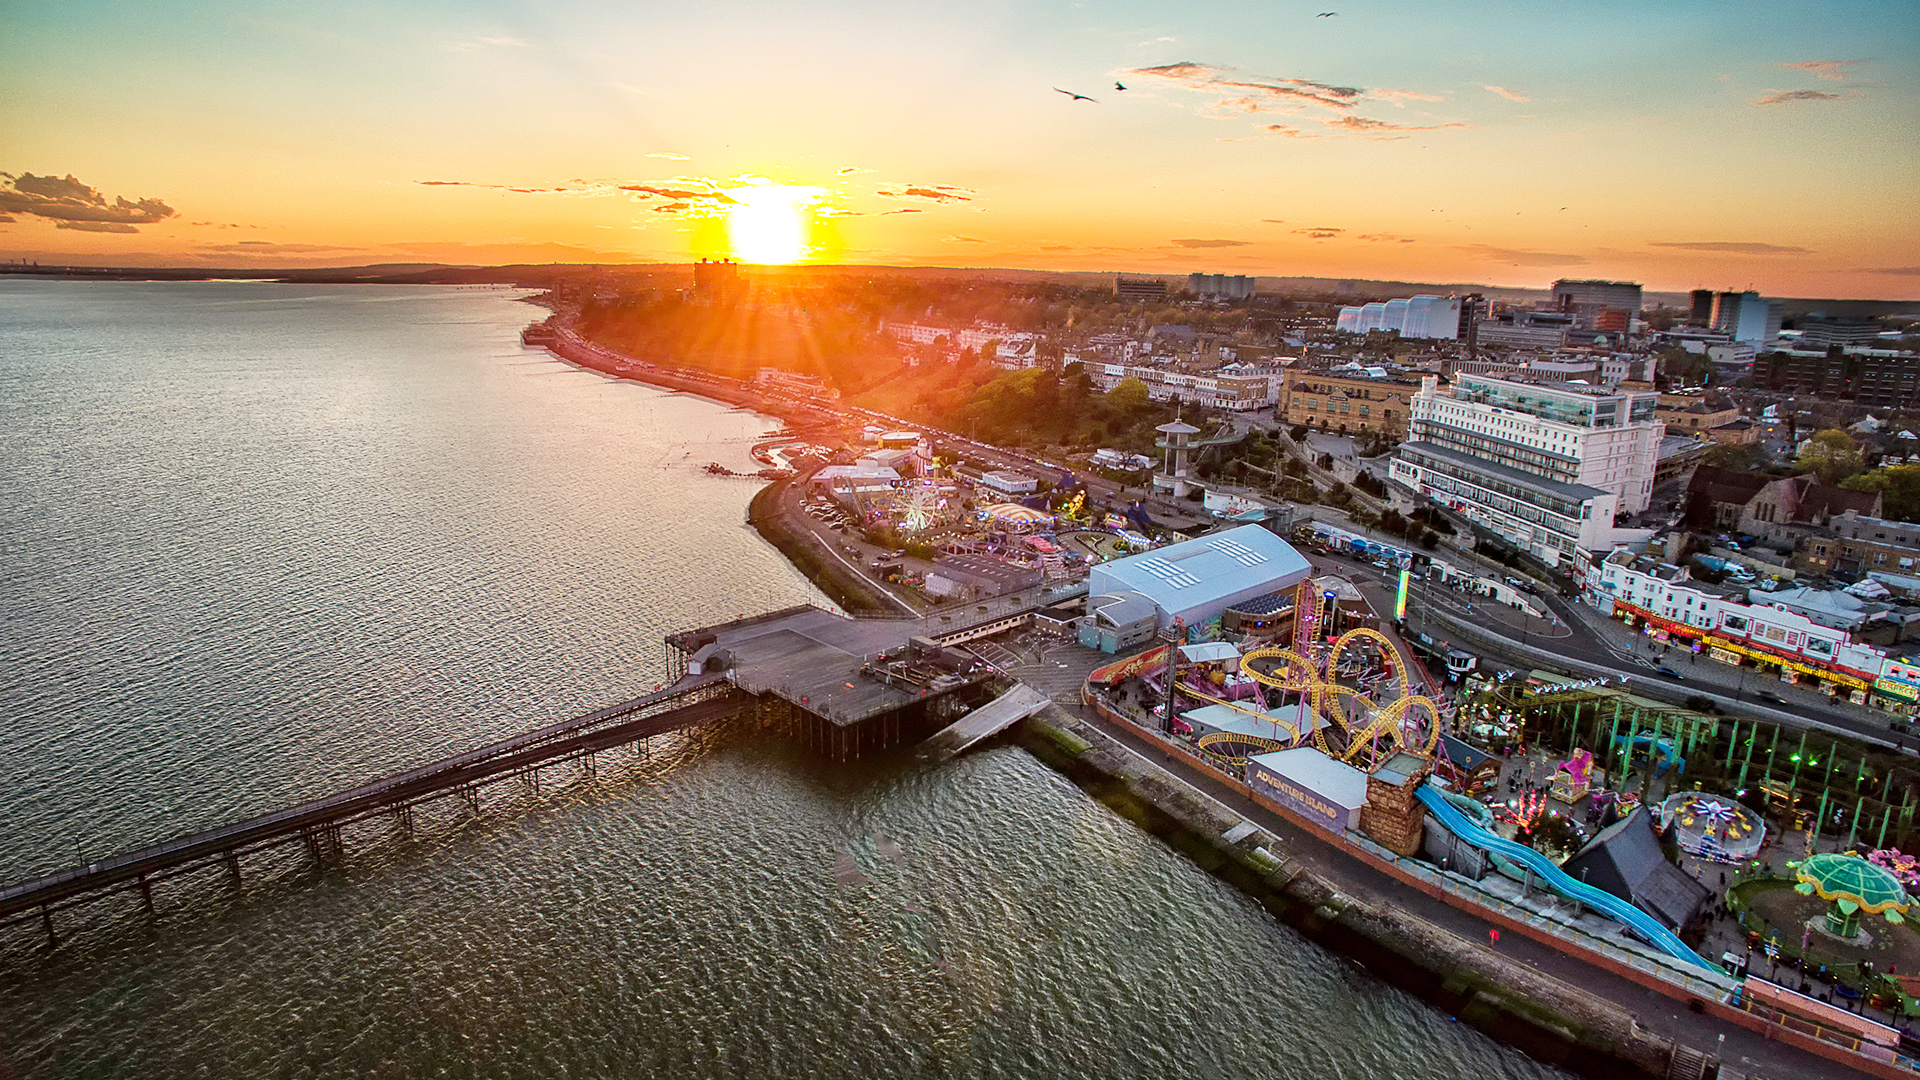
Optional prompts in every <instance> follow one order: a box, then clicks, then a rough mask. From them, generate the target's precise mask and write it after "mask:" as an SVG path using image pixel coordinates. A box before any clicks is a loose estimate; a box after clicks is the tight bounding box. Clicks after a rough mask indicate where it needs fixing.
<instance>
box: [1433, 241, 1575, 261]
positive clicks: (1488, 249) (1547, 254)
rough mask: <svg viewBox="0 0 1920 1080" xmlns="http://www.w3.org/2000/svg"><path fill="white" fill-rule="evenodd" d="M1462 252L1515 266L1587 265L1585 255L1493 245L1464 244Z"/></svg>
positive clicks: (1461, 247) (1461, 248)
mask: <svg viewBox="0 0 1920 1080" xmlns="http://www.w3.org/2000/svg"><path fill="white" fill-rule="evenodd" d="M1460 250H1461V251H1465V252H1468V253H1470V254H1472V255H1473V256H1474V257H1476V258H1481V259H1487V260H1490V261H1492V262H1503V263H1508V264H1510V265H1513V266H1580V265H1583V264H1584V263H1586V261H1587V257H1586V256H1585V255H1562V254H1558V253H1555V252H1551V251H1523V250H1520V249H1518V248H1503V247H1494V246H1493V245H1492V244H1463V245H1461V246H1460Z"/></svg>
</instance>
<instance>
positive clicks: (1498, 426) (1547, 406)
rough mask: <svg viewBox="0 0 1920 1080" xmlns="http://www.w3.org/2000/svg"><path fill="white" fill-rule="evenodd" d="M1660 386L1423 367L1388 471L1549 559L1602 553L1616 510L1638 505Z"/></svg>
mask: <svg viewBox="0 0 1920 1080" xmlns="http://www.w3.org/2000/svg"><path fill="white" fill-rule="evenodd" d="M1659 405H1660V395H1659V394H1658V393H1655V392H1654V391H1651V390H1616V389H1608V388H1604V387H1595V386H1589V385H1587V384H1584V383H1531V382H1519V381H1514V380H1509V379H1498V378H1493V377H1490V376H1486V375H1461V376H1459V377H1458V378H1457V379H1456V380H1455V382H1454V384H1453V387H1452V390H1451V392H1442V391H1441V390H1440V389H1439V380H1437V379H1435V378H1433V377H1431V376H1429V377H1428V378H1427V379H1426V380H1425V381H1424V383H1423V385H1422V386H1421V388H1420V392H1419V393H1418V394H1416V395H1414V398H1413V400H1412V401H1411V402H1410V407H1411V420H1410V424H1409V430H1408V433H1407V439H1408V441H1407V442H1405V443H1403V444H1401V446H1400V447H1399V449H1398V450H1396V451H1395V454H1394V461H1393V469H1392V475H1393V478H1394V479H1395V480H1397V481H1399V482H1400V483H1402V484H1405V485H1406V486H1408V487H1410V488H1412V489H1414V490H1415V491H1418V492H1420V493H1421V494H1422V495H1425V496H1427V497H1429V498H1432V499H1434V500H1436V501H1438V502H1440V503H1442V504H1444V505H1446V506H1448V507H1451V508H1452V509H1454V510H1455V511H1457V512H1459V513H1461V514H1464V515H1465V516H1466V517H1467V518H1468V519H1470V520H1472V521H1474V522H1476V523H1478V524H1480V525H1482V526H1484V527H1485V528H1487V529H1489V530H1490V531H1492V532H1493V533H1495V534H1496V535H1498V536H1500V537H1502V538H1503V539H1505V540H1507V541H1509V542H1510V543H1512V544H1514V545H1515V546H1516V547H1518V548H1520V549H1521V550H1523V551H1526V552H1528V553H1529V554H1532V555H1533V556H1535V557H1536V558H1538V559H1540V560H1541V561H1543V562H1545V563H1548V564H1549V565H1559V564H1560V563H1562V562H1564V561H1566V560H1567V559H1569V558H1570V557H1571V556H1572V555H1573V554H1574V552H1576V551H1581V550H1586V551H1600V550H1606V549H1607V548H1608V547H1609V545H1610V543H1611V532H1612V528H1613V519H1614V516H1615V515H1616V514H1631V513H1638V512H1639V511H1641V510H1645V509H1646V508H1647V504H1648V502H1649V501H1650V499H1651V496H1652V493H1653V477H1654V470H1655V468H1656V467H1657V466H1658V464H1659V457H1660V439H1661V437H1662V436H1663V435H1665V433H1666V425H1665V424H1663V423H1661V422H1660V421H1659V420H1658V419H1657V418H1656V417H1655V415H1654V413H1655V410H1657V409H1658V408H1659Z"/></svg>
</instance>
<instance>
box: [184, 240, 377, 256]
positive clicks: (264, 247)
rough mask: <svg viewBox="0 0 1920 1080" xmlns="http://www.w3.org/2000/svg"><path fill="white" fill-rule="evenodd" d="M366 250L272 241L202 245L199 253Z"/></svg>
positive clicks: (254, 253)
mask: <svg viewBox="0 0 1920 1080" xmlns="http://www.w3.org/2000/svg"><path fill="white" fill-rule="evenodd" d="M364 250H365V249H364V248H351V247H339V246H337V245H334V244H279V243H275V242H273V241H271V240H241V241H239V242H238V243H232V244H202V245H200V247H199V251H200V252H202V253H205V254H209V255H317V254H320V253H321V252H328V251H364Z"/></svg>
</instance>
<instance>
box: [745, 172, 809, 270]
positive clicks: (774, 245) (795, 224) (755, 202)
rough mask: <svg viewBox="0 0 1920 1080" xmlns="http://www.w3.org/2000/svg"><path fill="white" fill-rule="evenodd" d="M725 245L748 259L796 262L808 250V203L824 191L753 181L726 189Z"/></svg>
mask: <svg viewBox="0 0 1920 1080" xmlns="http://www.w3.org/2000/svg"><path fill="white" fill-rule="evenodd" d="M726 193H727V195H728V197H730V198H732V199H733V200H734V205H733V206H730V207H728V208H727V246H728V247H729V248H730V249H732V251H733V257H734V258H736V259H739V260H740V261H741V262H749V263H792V262H799V261H800V260H801V259H804V258H806V257H807V256H808V255H810V254H812V252H813V247H812V245H811V244H810V243H809V242H808V239H809V237H808V234H809V232H810V226H811V224H812V220H813V213H812V207H813V204H814V203H816V202H818V201H819V199H820V196H821V195H823V194H825V192H823V191H822V190H821V189H819V188H817V187H794V186H790V185H785V184H756V185H753V186H751V187H737V188H728V189H727V192H726Z"/></svg>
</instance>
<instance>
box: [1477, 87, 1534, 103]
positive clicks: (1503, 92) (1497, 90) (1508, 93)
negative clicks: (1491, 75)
mask: <svg viewBox="0 0 1920 1080" xmlns="http://www.w3.org/2000/svg"><path fill="white" fill-rule="evenodd" d="M1480 89H1482V90H1485V91H1486V92H1487V93H1489V94H1499V95H1500V96H1501V97H1503V98H1506V99H1507V100H1508V101H1521V102H1525V101H1532V100H1533V99H1532V98H1529V97H1527V96H1526V95H1524V94H1519V93H1515V92H1514V91H1512V90H1509V89H1507V88H1506V87H1504V86H1482V87H1481V88H1480Z"/></svg>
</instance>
